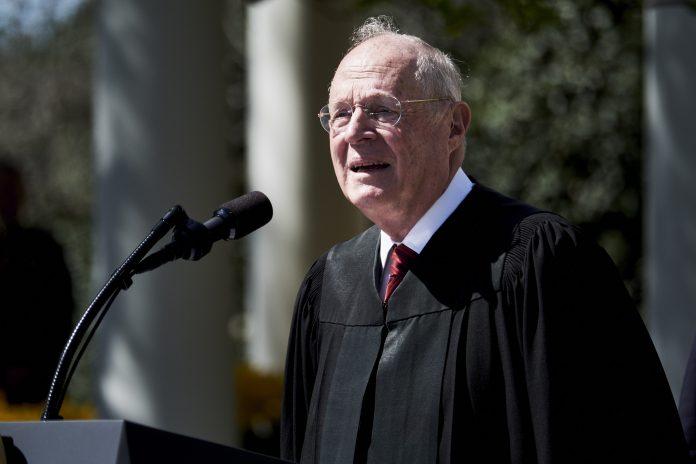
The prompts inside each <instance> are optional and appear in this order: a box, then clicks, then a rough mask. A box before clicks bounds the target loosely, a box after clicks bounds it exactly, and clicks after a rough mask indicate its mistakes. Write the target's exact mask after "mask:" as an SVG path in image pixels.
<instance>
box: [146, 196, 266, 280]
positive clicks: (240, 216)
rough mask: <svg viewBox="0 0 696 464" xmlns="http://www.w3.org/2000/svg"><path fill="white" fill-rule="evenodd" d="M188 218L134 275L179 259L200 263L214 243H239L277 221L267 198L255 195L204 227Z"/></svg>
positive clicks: (232, 205) (216, 214) (225, 206)
mask: <svg viewBox="0 0 696 464" xmlns="http://www.w3.org/2000/svg"><path fill="white" fill-rule="evenodd" d="M184 217H185V218H186V219H185V220H184V221H182V224H180V225H178V226H177V227H175V229H174V233H173V235H172V240H171V241H170V242H169V243H168V244H167V245H165V246H164V247H162V248H160V249H159V250H158V251H156V252H154V253H152V254H151V255H149V256H147V257H146V258H145V259H143V260H142V261H140V263H138V265H137V266H136V267H135V269H134V271H133V273H134V274H141V273H143V272H146V271H151V270H153V269H155V268H158V267H160V266H161V265H163V264H165V263H168V262H170V261H174V260H175V259H179V258H184V259H190V260H192V261H197V260H199V259H201V258H202V257H203V256H205V255H207V254H208V253H209V252H210V249H211V248H212V246H213V243H214V242H217V241H218V240H237V239H239V238H242V237H245V236H246V235H248V234H250V233H251V232H253V231H255V230H256V229H258V228H260V227H262V226H264V225H266V224H267V223H268V221H270V220H271V218H272V217H273V206H271V202H270V200H269V199H268V197H266V195H264V194H263V193H261V192H256V191H254V192H249V193H247V194H245V195H242V196H241V197H238V198H235V199H234V200H231V201H228V202H227V203H225V204H223V205H222V206H220V208H218V209H217V210H216V211H215V212H214V213H213V217H212V218H210V219H208V220H207V221H205V222H204V223H203V224H201V223H200V222H196V221H194V220H192V219H190V218H188V217H187V216H186V215H185V214H184Z"/></svg>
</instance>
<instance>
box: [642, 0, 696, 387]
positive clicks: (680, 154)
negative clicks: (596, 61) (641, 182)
mask: <svg viewBox="0 0 696 464" xmlns="http://www.w3.org/2000/svg"><path fill="white" fill-rule="evenodd" d="M688 3H690V2H687V1H653V2H650V4H649V5H647V8H646V10H645V28H644V34H645V46H646V55H645V57H646V59H645V115H646V163H647V164H646V166H647V170H646V187H647V189H646V204H647V210H646V213H647V214H646V218H647V220H646V229H647V230H646V245H647V267H646V269H647V296H648V298H647V303H648V308H647V309H648V311H647V315H648V322H649V327H650V330H651V334H652V336H653V340H654V341H655V345H656V347H657V350H658V352H659V354H660V357H661V359H662V363H663V365H664V367H665V370H666V372H667V376H668V378H669V381H670V384H671V387H672V391H673V392H674V394H675V396H677V397H678V395H679V392H680V389H681V384H682V379H683V375H684V369H685V366H686V362H687V359H688V355H689V350H690V348H691V343H692V341H693V339H694V336H695V335H696V181H695V179H696V117H695V116H694V108H696V11H695V10H694V8H693V6H688V5H687V4H688Z"/></svg>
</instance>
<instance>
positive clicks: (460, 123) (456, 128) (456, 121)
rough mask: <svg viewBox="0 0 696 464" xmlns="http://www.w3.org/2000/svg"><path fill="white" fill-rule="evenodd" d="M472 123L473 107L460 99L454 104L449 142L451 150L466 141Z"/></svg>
mask: <svg viewBox="0 0 696 464" xmlns="http://www.w3.org/2000/svg"><path fill="white" fill-rule="evenodd" d="M470 123H471V109H470V108H469V105H467V104H466V102H463V101H459V102H456V103H454V104H453V108H452V122H451V125H450V135H449V143H450V150H454V149H455V148H456V147H457V146H459V145H461V144H462V143H464V137H465V136H466V132H467V131H468V130H469V124H470Z"/></svg>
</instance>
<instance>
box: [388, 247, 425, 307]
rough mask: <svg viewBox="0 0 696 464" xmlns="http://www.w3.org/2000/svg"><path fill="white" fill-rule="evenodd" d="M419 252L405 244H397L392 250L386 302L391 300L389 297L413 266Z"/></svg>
mask: <svg viewBox="0 0 696 464" xmlns="http://www.w3.org/2000/svg"><path fill="white" fill-rule="evenodd" d="M416 256H418V253H416V252H415V251H413V250H412V249H410V248H409V247H407V246H406V245H404V244H403V243H402V244H401V245H395V246H394V248H392V252H391V264H390V265H389V280H388V281H387V288H386V292H385V294H384V302H385V303H386V302H387V301H389V297H390V296H391V294H392V292H393V291H394V289H395V288H396V286H397V285H399V283H400V282H401V280H402V279H403V278H404V275H406V273H407V272H408V269H409V268H410V267H411V263H412V262H413V260H414V258H415V257H416Z"/></svg>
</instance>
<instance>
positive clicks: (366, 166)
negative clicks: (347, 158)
mask: <svg viewBox="0 0 696 464" xmlns="http://www.w3.org/2000/svg"><path fill="white" fill-rule="evenodd" d="M388 167H389V164H387V163H356V164H354V165H352V166H351V167H350V170H351V171H353V172H372V171H378V170H380V169H384V168H388Z"/></svg>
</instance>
